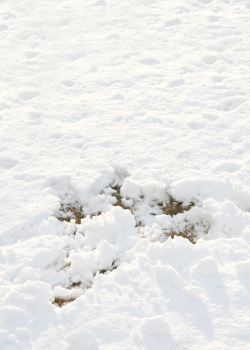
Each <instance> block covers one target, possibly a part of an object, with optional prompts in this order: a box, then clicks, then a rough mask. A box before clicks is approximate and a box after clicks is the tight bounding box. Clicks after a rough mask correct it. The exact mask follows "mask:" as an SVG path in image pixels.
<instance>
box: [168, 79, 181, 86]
mask: <svg viewBox="0 0 250 350" xmlns="http://www.w3.org/2000/svg"><path fill="white" fill-rule="evenodd" d="M183 84H185V81H184V80H183V79H175V80H172V81H170V82H169V84H168V85H169V87H175V86H180V85H183Z"/></svg>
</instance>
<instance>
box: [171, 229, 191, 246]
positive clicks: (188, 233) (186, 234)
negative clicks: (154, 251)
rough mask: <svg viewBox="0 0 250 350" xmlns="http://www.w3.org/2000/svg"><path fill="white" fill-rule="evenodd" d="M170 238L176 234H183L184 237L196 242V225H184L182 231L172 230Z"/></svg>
mask: <svg viewBox="0 0 250 350" xmlns="http://www.w3.org/2000/svg"><path fill="white" fill-rule="evenodd" d="M168 236H169V237H170V238H172V239H173V238H174V237H175V236H181V237H183V238H186V239H188V240H189V241H190V242H191V243H193V244H195V243H196V240H197V236H196V234H195V230H194V226H193V225H187V226H185V227H184V229H183V230H182V231H179V232H177V231H175V230H172V231H171V232H170V234H168Z"/></svg>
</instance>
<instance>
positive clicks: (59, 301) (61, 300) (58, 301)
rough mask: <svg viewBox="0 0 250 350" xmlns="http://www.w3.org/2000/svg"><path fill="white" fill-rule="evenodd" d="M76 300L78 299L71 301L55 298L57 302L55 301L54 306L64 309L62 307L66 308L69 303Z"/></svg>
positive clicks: (71, 299)
mask: <svg viewBox="0 0 250 350" xmlns="http://www.w3.org/2000/svg"><path fill="white" fill-rule="evenodd" d="M75 300H76V298H70V299H63V298H55V300H54V301H53V303H52V304H54V305H56V306H59V307H62V306H65V305H67V304H69V303H72V301H75Z"/></svg>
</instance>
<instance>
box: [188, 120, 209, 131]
mask: <svg viewBox="0 0 250 350" xmlns="http://www.w3.org/2000/svg"><path fill="white" fill-rule="evenodd" d="M204 126H205V124H204V123H203V122H196V121H192V122H190V123H188V127H189V128H190V129H192V130H200V129H202V128H204Z"/></svg>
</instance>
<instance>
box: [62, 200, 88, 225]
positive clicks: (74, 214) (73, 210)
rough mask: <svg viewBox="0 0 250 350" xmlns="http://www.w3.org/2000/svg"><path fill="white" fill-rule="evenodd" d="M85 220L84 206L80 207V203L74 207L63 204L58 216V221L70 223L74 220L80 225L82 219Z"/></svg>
mask: <svg viewBox="0 0 250 350" xmlns="http://www.w3.org/2000/svg"><path fill="white" fill-rule="evenodd" d="M84 218H85V215H84V214H83V211H82V206H80V205H79V204H78V203H75V204H74V205H73V204H71V205H63V204H61V207H60V210H59V214H58V216H57V219H58V220H60V221H67V222H70V221H71V220H72V219H74V220H75V222H76V224H78V225H80V224H81V219H84Z"/></svg>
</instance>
